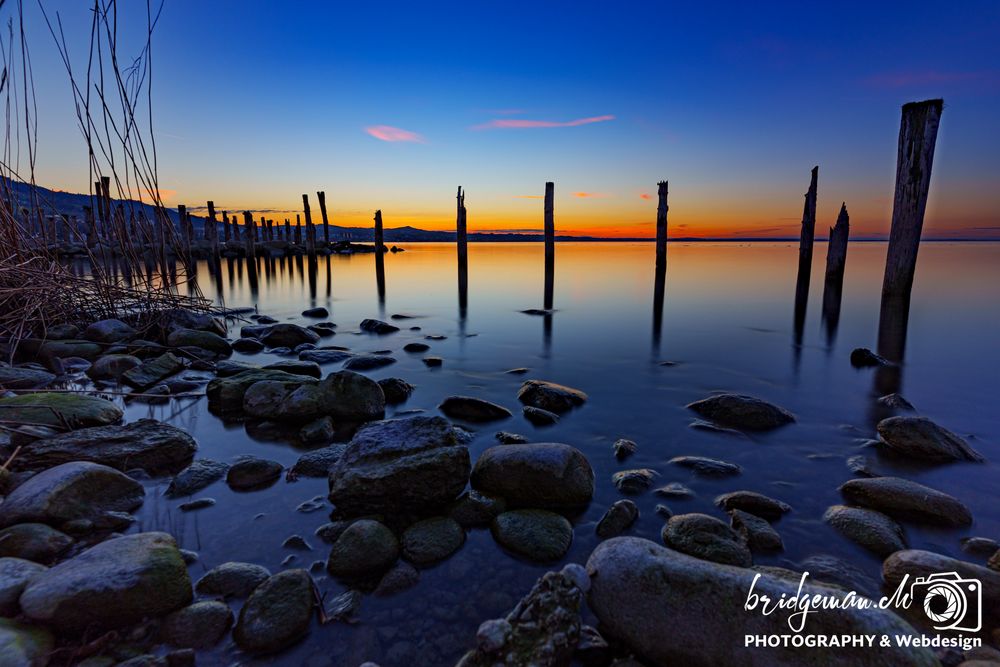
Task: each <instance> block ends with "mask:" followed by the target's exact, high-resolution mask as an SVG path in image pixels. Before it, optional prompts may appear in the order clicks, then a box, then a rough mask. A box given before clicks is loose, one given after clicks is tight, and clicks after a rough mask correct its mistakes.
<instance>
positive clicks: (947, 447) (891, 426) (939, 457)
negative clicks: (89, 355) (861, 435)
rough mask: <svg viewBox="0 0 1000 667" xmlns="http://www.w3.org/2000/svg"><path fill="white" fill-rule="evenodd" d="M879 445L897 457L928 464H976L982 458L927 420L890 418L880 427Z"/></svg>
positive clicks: (965, 443) (953, 435) (962, 442)
mask: <svg viewBox="0 0 1000 667" xmlns="http://www.w3.org/2000/svg"><path fill="white" fill-rule="evenodd" d="M878 434H879V438H880V440H879V443H880V444H881V445H883V446H884V447H886V448H888V449H889V450H891V451H892V452H894V453H896V454H902V455H904V456H908V457H911V458H915V459H923V460H927V461H975V462H977V463H981V462H982V461H984V460H985V459H983V456H982V454H980V453H979V452H977V451H976V450H974V449H973V448H972V447H970V446H969V444H968V443H967V442H965V440H963V439H962V438H960V437H958V436H957V435H955V434H954V433H952V432H951V431H949V430H948V429H946V428H942V427H941V426H938V425H937V424H935V423H934V422H932V421H931V420H930V419H927V418H926V417H889V418H888V419H883V420H882V421H880V422H879V423H878Z"/></svg>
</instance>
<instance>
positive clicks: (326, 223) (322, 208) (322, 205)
mask: <svg viewBox="0 0 1000 667" xmlns="http://www.w3.org/2000/svg"><path fill="white" fill-rule="evenodd" d="M316 198H317V199H318V200H319V213H320V215H321V216H323V243H325V244H326V245H330V220H329V219H328V218H327V217H326V193H325V192H323V191H322V190H321V191H319V192H317V193H316Z"/></svg>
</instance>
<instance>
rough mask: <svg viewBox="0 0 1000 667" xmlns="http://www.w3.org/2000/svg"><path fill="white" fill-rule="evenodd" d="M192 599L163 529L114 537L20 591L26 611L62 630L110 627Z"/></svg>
mask: <svg viewBox="0 0 1000 667" xmlns="http://www.w3.org/2000/svg"><path fill="white" fill-rule="evenodd" d="M190 601H191V580H190V579H189V578H188V573H187V566H186V565H185V563H184V559H183V558H182V557H181V554H180V551H178V549H177V544H176V543H175V542H174V538H173V537H171V536H170V535H167V534H166V533H137V534H134V535H125V536H122V537H115V538H112V539H110V540H107V541H106V542H101V543H100V544H98V545H96V546H93V547H91V548H90V549H88V550H86V551H84V552H83V553H81V554H80V555H78V556H76V557H74V558H71V559H69V560H66V561H63V562H62V563H59V564H58V565H56V566H55V567H53V568H51V569H49V570H48V571H47V572H45V573H43V574H42V575H40V576H39V577H38V578H37V579H35V580H34V581H32V582H31V583H30V584H29V585H28V587H27V588H26V589H25V590H24V593H22V594H21V608H22V609H23V610H24V613H25V615H26V616H27V617H28V618H30V619H32V620H34V621H38V622H39V623H44V624H45V625H50V626H53V627H55V628H58V629H60V630H66V631H80V630H83V629H85V628H91V629H112V628H119V627H123V626H127V625H131V624H133V623H138V622H139V621H141V620H142V619H143V618H148V617H155V616H162V615H163V614H166V613H169V612H171V611H173V610H175V609H177V608H179V607H182V606H184V605H186V604H188V603H189V602H190Z"/></svg>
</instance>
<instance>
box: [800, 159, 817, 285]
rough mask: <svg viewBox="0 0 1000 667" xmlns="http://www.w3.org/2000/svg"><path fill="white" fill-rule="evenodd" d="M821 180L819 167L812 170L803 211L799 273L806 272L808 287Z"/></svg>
mask: <svg viewBox="0 0 1000 667" xmlns="http://www.w3.org/2000/svg"><path fill="white" fill-rule="evenodd" d="M818 178H819V167H813V168H812V175H811V177H810V180H809V191H808V192H806V201H805V205H804V206H803V210H802V230H801V232H800V233H799V272H800V274H801V272H802V271H803V270H805V273H806V276H807V278H806V286H807V287H808V285H809V279H808V275H809V269H810V268H811V267H812V255H813V239H814V238H815V236H816V186H817V183H816V182H817V180H818Z"/></svg>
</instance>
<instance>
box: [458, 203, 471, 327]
mask: <svg viewBox="0 0 1000 667" xmlns="http://www.w3.org/2000/svg"><path fill="white" fill-rule="evenodd" d="M457 199H458V205H457V211H456V214H455V243H456V245H457V247H458V308H459V311H460V315H462V316H464V314H465V307H466V305H467V302H468V295H469V234H468V227H467V224H466V214H467V211H466V210H465V193H464V192H462V186H461V185H460V186H458V195H457Z"/></svg>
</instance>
